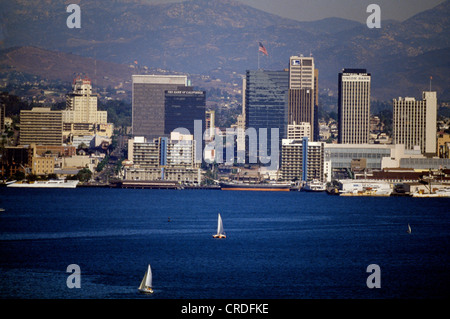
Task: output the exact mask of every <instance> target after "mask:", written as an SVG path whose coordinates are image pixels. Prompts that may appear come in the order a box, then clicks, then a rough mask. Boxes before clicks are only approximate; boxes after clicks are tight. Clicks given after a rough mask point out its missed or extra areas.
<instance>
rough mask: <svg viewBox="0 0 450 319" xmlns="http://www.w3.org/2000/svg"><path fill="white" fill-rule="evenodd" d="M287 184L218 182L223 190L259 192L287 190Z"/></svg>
mask: <svg viewBox="0 0 450 319" xmlns="http://www.w3.org/2000/svg"><path fill="white" fill-rule="evenodd" d="M290 187H291V186H290V185H289V184H278V185H277V184H244V183H239V184H232V183H220V189H221V190H224V191H259V192H264V191H265V192H289V191H290V190H291V189H290Z"/></svg>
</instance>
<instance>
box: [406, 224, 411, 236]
mask: <svg viewBox="0 0 450 319" xmlns="http://www.w3.org/2000/svg"><path fill="white" fill-rule="evenodd" d="M406 232H407V233H408V234H411V226H409V224H408V230H407V231H406Z"/></svg>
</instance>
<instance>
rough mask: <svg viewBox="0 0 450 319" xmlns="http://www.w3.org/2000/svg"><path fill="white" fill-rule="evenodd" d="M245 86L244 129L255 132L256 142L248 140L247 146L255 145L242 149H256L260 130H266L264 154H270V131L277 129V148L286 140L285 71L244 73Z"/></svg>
mask: <svg viewBox="0 0 450 319" xmlns="http://www.w3.org/2000/svg"><path fill="white" fill-rule="evenodd" d="M245 85H246V88H245V127H246V129H249V128H253V129H255V130H256V133H257V135H258V137H257V140H258V141H254V140H251V139H249V143H256V145H249V144H248V145H247V147H246V149H247V150H250V149H258V147H256V146H258V145H259V142H260V139H261V137H262V136H261V135H262V134H261V132H262V131H261V130H260V129H267V153H266V154H267V155H268V154H271V140H272V132H271V129H278V145H280V144H281V140H282V139H283V138H285V137H286V126H287V115H288V114H287V111H288V87H289V72H287V71H265V70H261V69H260V70H256V71H254V70H248V71H247V72H246V80H245ZM274 138H275V136H274ZM278 149H280V147H279V148H278ZM278 156H280V154H278ZM268 157H269V155H268V156H267V158H264V159H263V158H261V157H259V161H261V162H263V163H267V162H268V161H269V158H268Z"/></svg>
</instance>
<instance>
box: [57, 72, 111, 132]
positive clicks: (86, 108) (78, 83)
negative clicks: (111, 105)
mask: <svg viewBox="0 0 450 319" xmlns="http://www.w3.org/2000/svg"><path fill="white" fill-rule="evenodd" d="M72 88H73V91H72V92H71V93H69V94H68V95H67V98H66V109H65V110H64V111H63V122H64V123H90V124H106V122H107V120H108V119H107V117H108V112H107V111H97V95H96V94H93V93H92V85H91V80H89V79H87V78H85V79H82V78H80V77H79V78H76V79H75V80H74V82H73V86H72Z"/></svg>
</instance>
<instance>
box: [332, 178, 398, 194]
mask: <svg viewBox="0 0 450 319" xmlns="http://www.w3.org/2000/svg"><path fill="white" fill-rule="evenodd" d="M340 183H341V185H342V189H341V190H340V191H339V195H340V196H391V193H392V187H391V186H390V184H389V183H387V182H381V181H369V180H342V181H340Z"/></svg>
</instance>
